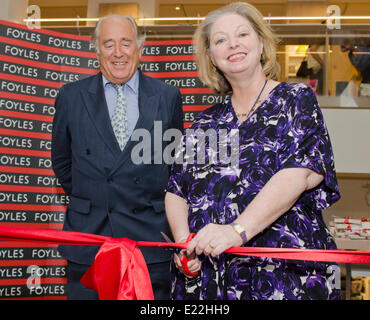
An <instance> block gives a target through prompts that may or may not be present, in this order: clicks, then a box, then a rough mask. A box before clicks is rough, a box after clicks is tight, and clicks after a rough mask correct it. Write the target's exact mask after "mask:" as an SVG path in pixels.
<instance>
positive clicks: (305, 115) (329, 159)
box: [277, 86, 340, 210]
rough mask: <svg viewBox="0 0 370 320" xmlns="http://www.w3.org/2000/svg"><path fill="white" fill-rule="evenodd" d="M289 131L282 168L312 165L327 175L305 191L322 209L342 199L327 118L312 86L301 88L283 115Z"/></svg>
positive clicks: (280, 146) (283, 141)
mask: <svg viewBox="0 0 370 320" xmlns="http://www.w3.org/2000/svg"><path fill="white" fill-rule="evenodd" d="M283 118H284V120H283V122H284V123H285V124H284V127H285V130H283V131H285V132H284V134H283V135H282V136H281V139H280V140H279V143H278V146H277V147H278V150H279V160H280V169H285V168H299V167H302V168H308V169H311V170H313V171H315V172H317V173H320V174H322V175H323V176H324V180H323V182H321V183H320V184H319V185H318V186H317V187H315V188H314V189H312V190H309V191H307V192H305V194H304V196H305V197H308V199H310V200H311V201H312V202H313V203H314V205H315V206H316V208H317V209H318V210H323V209H327V208H328V207H329V206H330V205H332V204H333V203H334V202H336V201H337V200H339V198H340V194H339V190H338V183H337V178H336V174H335V168H334V156H333V151H332V147H331V142H330V138H329V134H328V131H327V128H326V125H325V122H324V118H323V115H322V112H321V110H320V107H319V105H318V102H317V99H316V96H315V93H314V92H313V91H312V89H311V88H309V87H307V86H304V87H302V88H300V89H299V90H298V91H297V92H296V94H295V97H294V98H293V99H292V100H291V102H290V103H289V104H288V105H287V107H286V109H285V114H284V116H283Z"/></svg>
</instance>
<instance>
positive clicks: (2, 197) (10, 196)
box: [0, 192, 28, 203]
mask: <svg viewBox="0 0 370 320" xmlns="http://www.w3.org/2000/svg"><path fill="white" fill-rule="evenodd" d="M27 196H28V195H27V194H26V193H16V194H15V193H5V192H0V202H6V203H12V202H16V203H27V202H28V197H27Z"/></svg>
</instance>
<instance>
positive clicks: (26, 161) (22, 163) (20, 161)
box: [0, 137, 31, 167]
mask: <svg viewBox="0 0 370 320" xmlns="http://www.w3.org/2000/svg"><path fill="white" fill-rule="evenodd" d="M5 138H6V137H5ZM0 140H1V137H0ZM0 164H1V165H3V166H9V165H11V166H19V167H29V166H30V165H31V159H30V158H29V157H17V156H11V155H2V156H0Z"/></svg>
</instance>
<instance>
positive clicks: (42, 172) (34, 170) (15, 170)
mask: <svg viewBox="0 0 370 320" xmlns="http://www.w3.org/2000/svg"><path fill="white" fill-rule="evenodd" d="M0 172H10V173H29V174H38V175H45V176H55V173H54V171H53V170H50V169H37V168H24V167H9V166H0Z"/></svg>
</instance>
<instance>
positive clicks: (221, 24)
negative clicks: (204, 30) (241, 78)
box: [209, 14, 263, 78]
mask: <svg viewBox="0 0 370 320" xmlns="http://www.w3.org/2000/svg"><path fill="white" fill-rule="evenodd" d="M262 50H263V44H262V41H261V39H260V38H259V37H258V35H257V33H256V32H255V31H254V29H253V27H252V25H251V23H250V22H249V21H248V20H247V19H245V18H244V17H242V16H240V15H238V14H225V15H223V16H221V17H219V18H218V19H217V20H216V21H215V22H214V24H213V25H212V27H211V30H210V46H209V55H210V58H211V60H212V62H213V64H214V65H215V66H216V67H218V68H219V69H220V70H221V71H222V72H223V73H224V75H225V76H226V78H230V77H233V76H235V75H236V74H240V73H244V72H246V71H250V72H253V71H255V70H256V68H259V67H261V63H260V61H261V54H262Z"/></svg>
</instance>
